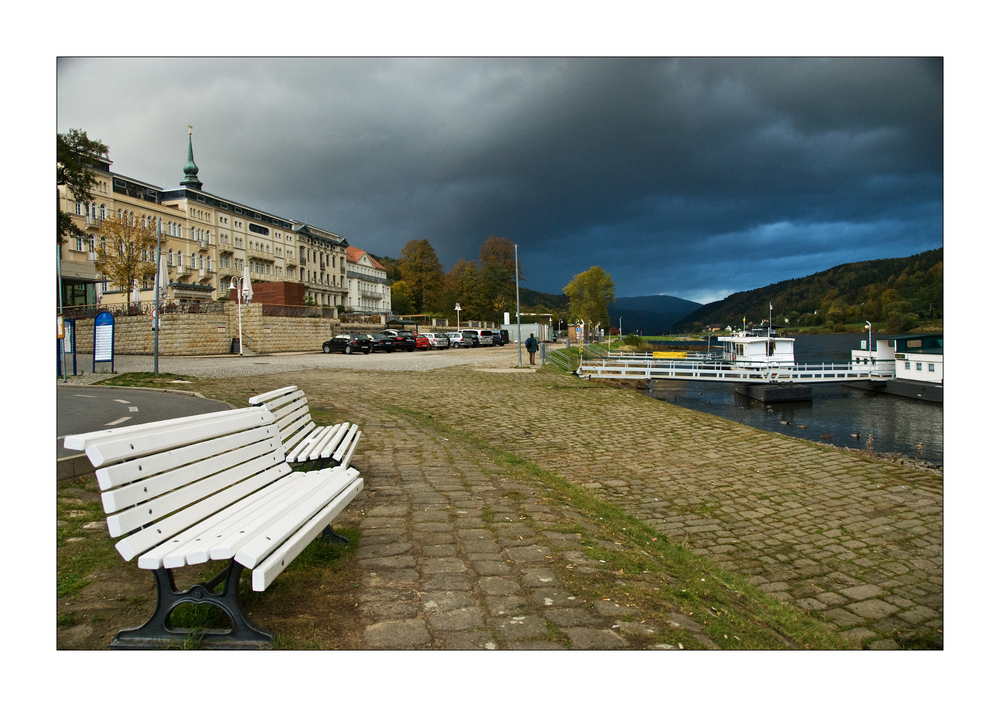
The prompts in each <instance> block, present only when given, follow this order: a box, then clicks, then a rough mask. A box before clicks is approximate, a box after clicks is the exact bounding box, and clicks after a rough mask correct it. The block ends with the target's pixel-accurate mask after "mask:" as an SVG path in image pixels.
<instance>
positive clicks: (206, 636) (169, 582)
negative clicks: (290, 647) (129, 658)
mask: <svg viewBox="0 0 1000 707" xmlns="http://www.w3.org/2000/svg"><path fill="white" fill-rule="evenodd" d="M244 569H245V568H244V567H243V565H241V564H239V563H238V562H236V561H235V560H230V561H229V567H227V568H226V569H225V570H223V571H222V572H220V573H219V574H217V575H216V576H215V577H213V578H212V579H210V580H208V581H206V582H201V583H199V584H195V585H193V586H191V587H190V588H189V589H187V590H186V591H183V592H179V591H177V585H176V584H175V583H174V573H173V570H170V569H166V568H163V567H161V568H160V569H157V570H151V571H152V572H153V576H154V577H155V578H156V610H155V611H154V612H153V616H152V617H151V618H150V619H149V620H148V621H147V622H146V623H145V624H143V625H142V626H139V627H137V628H127V629H124V630H122V631H119V632H118V635H117V636H115V640H114V641H112V642H111V647H112V648H165V647H171V646H181V645H183V644H184V641H185V640H186V639H187V638H189V637H193V638H194V639H195V641H196V643H197V645H199V646H202V647H210V648H214V647H220V648H270V647H271V644H272V643H273V642H274V634H273V633H271V632H270V631H268V630H267V629H263V628H261V627H260V626H257V625H256V624H254V623H253V622H252V621H251V620H250V618H249V617H248V616H247V615H246V612H245V611H244V609H243V603H242V602H241V601H240V592H239V589H240V575H242V574H243V570H244ZM223 581H225V587H224V588H223V589H222V591H219V592H216V591H213V590H214V589H215V587H217V586H218V585H219V584H220V583H221V582H223ZM184 603H192V604H211V605H213V606H216V607H218V608H219V609H221V610H222V611H223V612H225V614H226V615H227V616H228V617H229V620H230V621H231V622H232V628H231V629H196V630H194V631H193V632H192V631H191V630H188V629H178V628H176V627H174V626H173V625H171V623H170V612H172V611H173V610H174V609H176V608H177V607H178V606H180V605H181V604H184Z"/></svg>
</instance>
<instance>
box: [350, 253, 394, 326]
mask: <svg viewBox="0 0 1000 707" xmlns="http://www.w3.org/2000/svg"><path fill="white" fill-rule="evenodd" d="M346 256H347V306H348V307H350V308H351V309H352V310H354V311H355V312H358V313H360V314H387V313H389V312H391V311H392V287H391V285H390V284H389V278H388V276H387V275H386V271H385V268H384V267H383V266H382V264H381V263H379V262H378V261H377V260H375V258H373V257H371V256H370V255H368V253H366V252H365V251H363V250H361V249H360V248H354V247H352V246H347V249H346Z"/></svg>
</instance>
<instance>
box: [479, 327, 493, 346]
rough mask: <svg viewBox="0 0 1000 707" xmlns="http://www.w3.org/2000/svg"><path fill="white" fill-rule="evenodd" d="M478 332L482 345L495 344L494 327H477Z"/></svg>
mask: <svg viewBox="0 0 1000 707" xmlns="http://www.w3.org/2000/svg"><path fill="white" fill-rule="evenodd" d="M476 334H477V335H478V336H479V345H480V346H493V330H492V329H476Z"/></svg>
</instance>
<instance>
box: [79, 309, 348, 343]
mask: <svg viewBox="0 0 1000 707" xmlns="http://www.w3.org/2000/svg"><path fill="white" fill-rule="evenodd" d="M242 318H243V324H242V329H243V350H244V351H245V352H247V353H249V352H253V353H258V354H268V353H282V352H291V351H319V350H321V349H322V346H323V342H324V341H327V340H328V339H330V338H331V337H333V336H335V335H336V334H339V333H340V322H339V321H338V320H336V319H323V318H319V317H266V316H263V315H262V314H261V305H260V304H249V305H243V314H242ZM239 332H240V322H239V319H238V316H237V310H236V305H235V304H233V303H227V304H226V309H225V312H224V313H221V314H189V313H183V314H164V315H163V323H162V325H161V328H160V337H159V352H160V354H161V355H163V356H208V355H215V354H228V353H230V352H231V348H232V340H233V339H235V338H238V337H239V335H240V334H239ZM153 335H154V332H153V330H152V326H151V318H150V317H148V316H135V317H118V318H116V320H115V354H122V355H124V354H145V355H151V354H152V353H153ZM76 345H77V351H78V352H79V353H93V351H94V320H93V319H81V320H77V323H76Z"/></svg>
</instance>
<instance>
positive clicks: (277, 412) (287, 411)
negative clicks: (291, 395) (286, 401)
mask: <svg viewBox="0 0 1000 707" xmlns="http://www.w3.org/2000/svg"><path fill="white" fill-rule="evenodd" d="M264 407H265V408H266V409H268V410H270V411H271V413H273V414H274V416H275V417H276V418H278V427H280V428H281V430H282V432H283V434H282V436H285V435H287V434H291V433H292V432H295V430H297V429H298V428H299V427H301V426H302V425H304V424H306V423H307V422H309V421H310V420H311V419H312V418H311V417H310V414H309V402H308V401H307V400H306V399H305V396H304V395H303V396H302V397H301V399H299V400H297V401H296V402H294V403H292V404H291V405H286V406H285V407H277V406H275V407H271V408H268V407H267V406H266V405H265V406H264Z"/></svg>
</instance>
